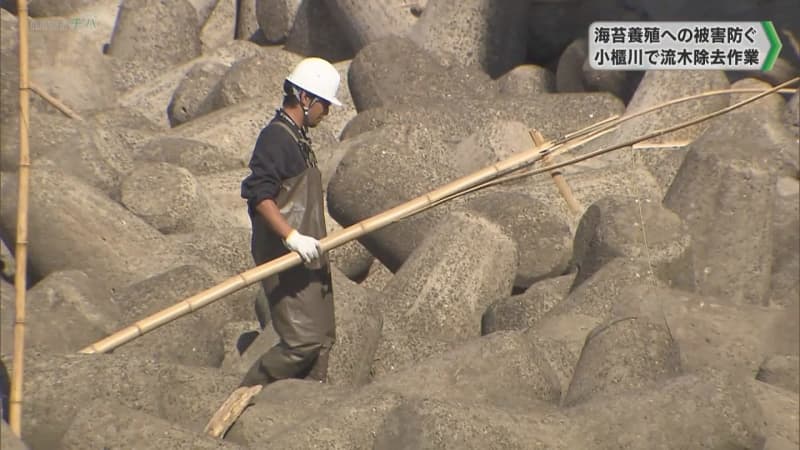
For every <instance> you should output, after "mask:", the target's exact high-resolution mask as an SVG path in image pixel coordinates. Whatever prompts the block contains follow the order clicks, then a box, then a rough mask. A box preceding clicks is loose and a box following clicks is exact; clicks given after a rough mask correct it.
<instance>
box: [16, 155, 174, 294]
mask: <svg viewBox="0 0 800 450" xmlns="http://www.w3.org/2000/svg"><path fill="white" fill-rule="evenodd" d="M0 181H1V182H2V191H3V199H4V201H3V202H2V205H0V211H1V213H0V216H1V217H2V225H3V230H4V233H3V234H4V236H9V239H16V237H15V236H16V211H17V207H16V203H17V201H16V199H17V195H16V189H17V180H16V177H15V176H9V175H6V174H4V175H3V176H2V177H0ZM5 199H8V200H5ZM29 205H30V206H29V215H28V231H29V233H30V234H29V235H30V236H37V238H36V239H32V240H31V242H30V244H29V245H28V256H29V261H28V262H29V265H30V268H31V270H32V271H33V272H34V273H35V274H38V276H45V275H47V274H49V273H52V272H56V271H60V270H70V269H74V270H81V271H83V272H85V273H86V274H87V275H88V276H89V278H90V279H93V280H98V281H99V282H102V284H103V285H104V289H108V290H107V291H106V292H109V291H110V290H111V289H112V288H115V287H116V288H120V287H122V286H125V285H127V284H129V283H133V282H135V281H138V280H142V279H144V278H147V277H148V276H151V275H155V274H157V273H160V272H163V271H164V270H167V269H168V268H169V267H172V266H173V265H174V264H175V263H176V262H177V261H178V259H179V255H178V252H177V251H175V249H174V248H172V247H170V246H169V245H168V244H167V242H166V240H165V238H164V236H163V235H162V234H161V233H159V232H158V230H156V229H155V228H152V227H151V226H150V225H148V224H147V223H146V222H144V221H143V220H141V219H139V218H138V217H136V215H134V214H133V213H131V212H130V211H128V210H127V209H125V208H124V207H123V206H122V205H120V204H118V203H116V202H114V201H112V200H111V199H109V198H108V197H107V196H106V195H104V194H103V193H102V192H100V191H98V190H97V189H95V188H92V187H91V186H88V185H86V184H84V183H83V182H82V181H81V180H79V179H77V178H75V177H73V176H70V175H66V174H64V173H63V172H62V171H61V170H59V169H58V168H57V167H56V166H55V164H53V163H50V164H44V163H39V164H34V165H33V166H32V167H31V193H30V203H29Z"/></svg>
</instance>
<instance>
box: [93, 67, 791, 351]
mask: <svg viewBox="0 0 800 450" xmlns="http://www.w3.org/2000/svg"><path fill="white" fill-rule="evenodd" d="M798 82H800V77H797V78H793V79H791V80H789V81H786V82H784V83H781V84H779V85H778V86H775V87H773V88H771V89H766V90H756V91H755V92H759V94H757V95H754V96H752V97H749V98H747V99H745V100H742V101H739V102H737V103H735V104H732V105H730V106H728V107H725V108H722V109H720V110H717V111H714V112H712V113H708V114H706V115H703V116H701V117H699V118H696V119H692V120H687V121H685V122H681V123H679V124H677V125H673V126H670V127H666V128H662V129H659V130H656V131H653V132H651V133H648V134H646V135H644V136H639V137H637V138H634V139H631V140H630V141H627V142H622V143H618V144H616V145H613V146H611V147H607V148H603V149H600V150H595V151H593V152H591V153H588V154H585V155H582V156H578V157H575V158H572V159H570V160H567V161H564V162H560V163H557V164H552V165H548V166H547V167H544V168H540V169H535V170H527V171H524V172H523V173H521V174H514V173H513V172H515V171H519V170H521V169H526V168H529V167H530V166H532V165H533V164H534V163H536V162H539V161H541V160H542V159H543V158H545V157H548V156H556V155H559V154H561V153H564V152H567V151H569V150H571V149H574V148H577V147H578V146H580V145H583V144H585V143H586V142H589V141H591V140H593V139H596V138H597V137H599V136H601V135H603V134H605V133H608V132H609V131H611V130H612V129H613V128H615V127H617V126H619V124H621V123H622V122H625V121H628V120H630V119H632V118H634V117H638V116H640V115H642V114H644V113H646V112H652V111H655V110H657V109H660V108H663V107H665V106H668V105H671V104H675V103H679V102H683V101H687V100H689V99H694V98H701V97H704V96H708V95H712V93H703V94H697V95H694V96H690V97H685V98H682V99H675V100H671V101H669V102H665V103H663V104H661V105H658V106H656V107H653V108H648V109H647V110H646V111H640V112H637V113H634V114H630V115H627V116H623V117H619V118H609V119H605V120H603V121H600V122H598V123H595V124H593V125H591V126H589V127H587V128H585V129H583V130H580V131H576V132H574V133H570V134H569V135H567V136H565V138H563V139H559V140H556V141H553V142H545V143H543V144H542V145H541V146H536V147H534V148H533V149H530V150H527V151H523V152H519V153H516V154H514V155H512V156H511V157H509V158H507V159H505V160H503V161H500V162H497V163H495V164H493V165H491V166H489V167H486V168H484V169H481V170H479V171H477V172H474V173H472V174H470V175H467V176H465V177H462V178H459V179H458V180H455V181H452V182H450V183H448V184H446V185H444V186H442V187H440V188H438V189H435V190H433V191H431V192H428V193H427V194H424V195H421V196H419V197H417V198H415V199H413V200H409V201H407V202H405V203H403V204H401V205H398V206H395V207H394V208H392V209H389V210H387V211H384V212H382V213H380V214H377V215H375V216H372V217H370V218H368V219H365V220H363V221H361V222H359V223H357V224H355V225H351V226H349V227H347V228H344V229H341V230H338V231H336V232H334V233H332V234H331V235H329V236H328V237H326V238H324V239H322V240H321V241H320V244H321V245H322V250H323V251H329V250H331V249H334V248H336V247H338V246H340V245H344V244H346V243H347V242H350V241H352V240H354V239H358V238H359V237H361V236H364V235H366V234H369V233H371V232H373V231H375V230H378V229H380V228H383V227H385V226H387V225H390V224H392V223H394V222H397V221H400V220H403V219H405V218H407V217H410V216H412V215H414V214H419V213H420V212H422V211H425V210H427V209H429V208H431V207H434V206H436V205H439V204H441V203H443V202H446V201H449V200H451V199H453V198H455V197H458V196H462V195H464V194H466V193H468V192H471V191H473V190H475V189H480V188H482V187H486V186H489V185H492V184H494V183H496V182H499V181H502V180H503V179H505V180H508V179H512V178H513V177H515V176H519V175H523V176H529V175H534V174H537V173H542V172H545V171H546V172H551V171H553V170H555V169H559V168H561V167H565V166H568V165H571V164H575V163H578V162H580V161H585V160H587V159H590V158H594V157H597V156H600V155H603V154H606V153H609V152H611V151H616V150H619V149H621V148H625V147H629V146H631V145H633V144H636V143H638V142H642V141H645V140H648V139H653V138H655V137H659V136H661V135H664V134H667V133H671V132H673V131H677V130H679V129H682V128H687V127H690V126H693V125H696V124H698V123H700V122H704V121H707V120H710V119H712V118H714V117H718V116H721V115H723V114H727V113H729V112H730V111H733V110H734V109H737V108H741V107H743V106H744V105H747V104H748V103H752V102H754V101H756V100H758V99H760V98H763V97H765V96H767V95H769V94H774V93H777V92H782V90H783V89H784V88H786V87H788V86H790V85H792V84H797V83H798ZM733 91H738V90H721V91H715V92H714V93H713V95H720V94H728V93H731V92H733ZM748 91H749V90H748ZM301 262H302V260H301V259H300V256H299V255H298V254H297V253H288V254H286V255H284V256H281V257H279V258H276V259H274V260H271V261H268V262H266V263H264V264H262V265H260V266H256V267H254V268H252V269H249V270H247V271H245V272H242V273H240V274H238V275H235V276H233V277H231V278H228V279H227V280H225V281H223V282H222V283H220V284H218V285H216V286H214V287H212V288H209V289H206V290H204V291H202V292H199V293H197V294H195V295H193V296H191V297H189V298H187V299H185V300H183V301H181V302H179V303H176V304H174V305H173V306H171V307H169V308H166V309H164V310H161V311H159V312H157V313H155V314H152V315H150V316H148V317H146V318H144V319H142V320H139V321H138V322H135V323H133V324H131V325H129V326H127V327H125V328H123V329H121V330H119V331H117V332H116V333H114V334H112V335H110V336H108V337H106V338H104V339H102V340H100V341H97V342H95V343H94V344H91V345H89V346H88V347H85V348H83V349H81V350H80V352H79V353H84V354H92V353H105V352H108V351H111V350H113V349H115V348H117V347H119V346H120V345H123V344H125V343H127V342H130V341H132V340H134V339H136V338H138V337H139V336H142V335H144V334H145V333H148V332H150V331H152V330H154V329H156V328H158V327H161V326H162V325H165V324H167V323H169V322H172V321H173V320H175V319H177V318H179V317H182V316H184V315H187V314H190V313H192V312H194V311H197V310H198V309H200V308H203V307H205V306H207V305H209V304H211V303H213V302H215V301H217V300H219V299H221V298H223V297H225V296H226V295H228V294H231V293H233V292H236V291H238V290H240V289H242V288H244V287H245V286H248V285H250V284H253V283H255V282H257V281H259V280H262V279H264V278H266V277H268V276H270V275H273V274H276V273H280V272H282V271H284V270H286V269H289V268H291V267H293V266H295V265H298V264H300V263H301Z"/></svg>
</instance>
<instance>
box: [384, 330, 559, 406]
mask: <svg viewBox="0 0 800 450" xmlns="http://www.w3.org/2000/svg"><path fill="white" fill-rule="evenodd" d="M543 342H545V341H537V340H535V339H531V338H530V337H529V336H528V335H526V334H525V333H523V332H516V331H513V332H512V331H501V332H497V333H493V334H491V335H488V336H483V337H480V338H474V339H472V340H470V341H467V342H465V343H463V344H460V345H457V346H454V347H453V348H452V349H451V350H450V351H448V352H446V353H442V354H438V355H435V356H432V357H429V358H427V359H425V360H423V361H420V362H418V363H417V364H416V365H414V366H409V367H407V368H406V369H404V370H401V371H398V372H395V373H392V374H389V375H386V376H384V377H381V378H376V380H375V381H373V383H375V384H377V385H379V386H380V387H382V388H385V389H389V390H391V391H394V392H397V393H399V394H402V395H404V396H406V397H416V398H436V399H440V400H458V401H479V402H486V403H490V404H493V405H496V406H503V407H508V408H525V407H526V406H528V405H530V404H532V403H533V404H535V403H537V402H543V403H550V404H554V405H555V404H558V402H559V401H560V399H561V382H560V379H559V377H558V375H557V373H556V371H555V370H554V369H553V367H552V366H551V359H550V358H549V356H551V355H549V354H548V353H547V352H546V351H543V350H541V349H539V348H538V347H537V345H541V344H542V343H543Z"/></svg>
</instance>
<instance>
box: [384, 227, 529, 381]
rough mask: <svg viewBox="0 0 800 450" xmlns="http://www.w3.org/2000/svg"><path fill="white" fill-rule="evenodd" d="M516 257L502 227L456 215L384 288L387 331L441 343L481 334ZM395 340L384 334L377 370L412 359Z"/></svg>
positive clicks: (507, 290)
mask: <svg viewBox="0 0 800 450" xmlns="http://www.w3.org/2000/svg"><path fill="white" fill-rule="evenodd" d="M517 261H518V259H517V251H516V246H515V245H514V243H513V241H512V240H511V239H509V238H508V236H506V235H505V234H504V233H503V232H502V230H500V229H499V227H497V226H496V225H493V224H491V223H490V222H488V221H486V220H485V219H482V218H479V217H473V216H470V215H466V214H457V215H456V214H454V215H453V216H451V217H450V218H449V219H447V220H445V221H444V222H443V223H442V225H441V226H440V227H438V228H437V229H436V231H435V232H434V233H433V234H431V235H430V236H428V238H427V239H426V240H425V241H423V243H422V244H421V245H420V248H419V249H417V251H416V252H415V253H414V254H413V255H412V257H411V258H410V259H409V260H408V262H406V264H404V265H403V267H402V268H401V269H400V271H398V272H397V274H396V275H395V276H394V278H393V279H392V281H391V282H390V283H389V285H388V286H387V287H386V289H384V291H383V296H382V299H381V300H382V301H381V310H382V312H383V317H384V330H386V331H388V332H393V331H397V332H399V333H400V334H402V335H407V336H411V335H413V336H415V337H416V338H418V339H425V340H431V341H443V342H458V341H460V340H463V339H467V338H470V337H474V336H479V335H480V321H481V315H482V314H483V312H484V311H485V310H486V307H487V306H488V305H489V304H491V303H492V302H493V301H494V300H495V299H498V298H502V297H505V296H507V295H508V294H509V293H510V292H511V287H512V283H513V280H514V274H515V273H516V266H517V264H518V262H517ZM392 344H393V342H391V340H390V339H387V335H386V334H385V335H384V339H383V340H382V342H381V345H380V346H379V349H378V354H377V356H376V359H377V361H376V364H375V365H374V366H373V367H374V369H375V370H376V372H377V373H383V372H385V371H386V370H388V368H389V367H394V368H395V369H398V368H400V367H402V366H404V365H406V364H409V363H412V362H414V359H412V360H405V358H403V360H400V359H398V358H397V357H401V356H405V355H407V353H406V352H404V351H403V349H402V348H400V349H399V351H397V350H392ZM401 347H402V346H401ZM410 349H411V350H412V351H413V349H414V347H410ZM412 353H413V352H412ZM396 356H397V357H396ZM412 357H413V355H412Z"/></svg>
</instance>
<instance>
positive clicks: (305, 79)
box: [286, 58, 342, 106]
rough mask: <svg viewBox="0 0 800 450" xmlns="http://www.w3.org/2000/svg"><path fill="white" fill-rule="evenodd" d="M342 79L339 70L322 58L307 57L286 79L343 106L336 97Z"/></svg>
mask: <svg viewBox="0 0 800 450" xmlns="http://www.w3.org/2000/svg"><path fill="white" fill-rule="evenodd" d="M340 80H341V76H340V75H339V71H338V70H336V68H335V67H333V65H332V64H331V63H329V62H328V61H325V60H324V59H322V58H306V59H304V60H302V61H300V63H299V64H297V66H295V68H294V70H292V73H290V74H289V76H288V77H286V81H288V82H290V83H292V84H293V85H295V86H297V87H298V88H300V89H302V90H304V91H306V92H308V93H310V94H313V95H316V96H317V97H319V98H321V99H323V100H327V101H329V102H331V103H332V104H334V105H336V106H342V102H340V101H339V99H337V98H336V92H337V91H338V90H339V81H340Z"/></svg>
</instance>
